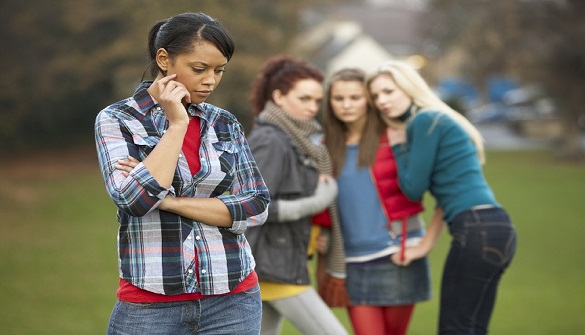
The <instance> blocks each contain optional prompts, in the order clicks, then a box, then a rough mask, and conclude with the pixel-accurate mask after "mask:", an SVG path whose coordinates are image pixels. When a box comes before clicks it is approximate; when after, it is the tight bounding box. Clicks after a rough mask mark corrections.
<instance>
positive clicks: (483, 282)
mask: <svg viewBox="0 0 585 335" xmlns="http://www.w3.org/2000/svg"><path fill="white" fill-rule="evenodd" d="M449 232H450V233H451V235H452V237H453V240H452V242H451V249H450V250H449V254H448V256H447V260H446V262H445V267H444V269H443V279H442V284H441V285H442V286H441V302H440V315H439V334H466V335H467V334H468V335H471V334H487V332H488V325H489V321H490V318H491V315H492V311H493V308H494V304H495V301H496V294H497V289H498V284H499V282H500V278H501V276H502V274H503V272H504V270H505V269H506V268H507V267H508V265H509V264H510V261H511V260H512V257H513V256H514V253H515V251H516V232H515V229H514V226H513V225H512V223H511V221H510V218H509V217H508V215H507V214H506V212H505V211H504V210H503V209H501V208H487V209H479V210H469V211H466V212H463V213H462V214H459V215H458V216H457V217H455V219H453V221H452V222H450V223H449Z"/></svg>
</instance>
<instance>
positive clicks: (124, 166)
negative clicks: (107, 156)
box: [114, 156, 140, 177]
mask: <svg viewBox="0 0 585 335" xmlns="http://www.w3.org/2000/svg"><path fill="white" fill-rule="evenodd" d="M138 163H140V162H139V161H138V160H137V159H136V158H134V157H131V156H128V158H127V159H120V160H118V164H116V165H114V167H115V168H116V169H118V170H122V174H123V175H124V176H125V177H128V175H129V174H130V172H131V171H132V170H133V169H134V168H135V167H136V165H138Z"/></svg>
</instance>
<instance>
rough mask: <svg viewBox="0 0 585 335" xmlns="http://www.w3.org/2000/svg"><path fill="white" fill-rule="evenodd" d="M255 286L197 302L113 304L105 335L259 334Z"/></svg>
mask: <svg viewBox="0 0 585 335" xmlns="http://www.w3.org/2000/svg"><path fill="white" fill-rule="evenodd" d="M261 319H262V302H261V300H260V288H259V286H258V285H256V286H255V287H253V288H252V289H250V290H248V291H246V292H242V293H236V294H229V295H222V296H214V297H208V298H203V299H200V300H189V301H178V302H165V303H146V304H142V303H141V304H137V303H129V302H124V301H120V300H118V301H116V304H115V305H114V309H113V311H112V315H111V317H110V323H109V326H108V332H107V334H108V335H146V334H147V335H163V334H164V335H171V334H172V335H183V334H185V335H187V334H230V335H233V334H238V335H239V334H246V335H257V334H260V323H261Z"/></svg>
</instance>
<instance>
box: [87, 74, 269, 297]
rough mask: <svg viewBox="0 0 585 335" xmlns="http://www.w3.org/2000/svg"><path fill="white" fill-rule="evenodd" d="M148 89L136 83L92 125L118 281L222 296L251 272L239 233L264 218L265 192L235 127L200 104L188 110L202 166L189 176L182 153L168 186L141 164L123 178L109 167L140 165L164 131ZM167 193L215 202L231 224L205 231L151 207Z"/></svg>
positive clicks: (162, 116)
mask: <svg viewBox="0 0 585 335" xmlns="http://www.w3.org/2000/svg"><path fill="white" fill-rule="evenodd" d="M150 84H151V82H143V83H141V85H140V86H139V87H138V89H137V90H136V92H135V93H134V95H133V96H132V97H130V98H128V99H125V100H122V101H120V102H117V103H114V104H112V105H110V106H108V107H106V108H105V109H103V110H102V111H101V112H100V113H99V114H98V115H97V117H96V123H95V140H96V147H97V153H98V161H99V166H100V170H101V173H102V177H103V179H104V183H105V186H106V189H107V192H108V194H109V196H110V197H111V199H112V200H113V202H114V203H115V205H116V206H117V207H118V211H117V217H118V222H119V225H120V226H119V231H118V263H119V272H120V276H121V278H124V279H125V280H127V281H128V282H130V283H132V284H133V285H135V286H137V287H139V288H142V289H145V290H148V291H151V292H154V293H159V294H166V295H174V294H180V293H194V292H200V293H201V294H204V295H211V294H223V293H227V292H229V291H231V290H232V289H234V288H235V287H236V286H237V285H238V284H239V283H240V282H241V281H242V280H243V279H244V278H245V277H246V276H247V275H249V274H250V273H251V272H252V271H253V269H254V266H255V262H254V258H253V256H252V253H251V250H250V246H249V245H248V242H247V241H246V238H245V236H244V234H243V233H244V231H245V230H246V228H247V227H252V226H257V225H261V224H263V223H264V221H265V220H266V217H267V213H268V203H269V201H270V196H269V193H268V189H267V188H266V185H265V184H264V181H263V179H262V177H261V175H260V172H259V171H258V168H257V166H256V162H255V161H254V159H253V157H252V154H251V152H250V149H249V147H248V143H247V140H246V138H245V136H244V132H243V129H242V127H241V124H240V123H239V122H238V121H237V119H236V118H235V117H234V116H233V115H232V114H230V113H229V112H227V111H225V110H222V109H220V108H218V107H216V106H213V105H210V104H206V103H202V104H199V105H190V106H189V108H188V110H189V113H190V114H193V115H197V116H198V117H200V118H201V146H200V149H199V153H198V156H199V158H200V160H201V169H200V171H198V172H197V173H196V174H195V175H192V174H191V173H190V171H189V166H188V164H187V160H186V159H185V157H184V156H183V155H182V154H181V156H180V157H179V161H178V165H177V168H176V171H175V176H174V179H173V182H172V186H171V187H170V188H168V189H165V188H163V187H162V186H160V185H159V184H158V182H157V181H156V180H154V178H153V177H152V175H151V174H150V172H149V171H148V170H147V169H146V167H145V166H144V165H143V164H142V163H139V164H138V165H137V166H136V167H135V168H134V169H133V170H132V172H131V173H130V174H129V176H127V177H126V176H124V175H123V174H122V171H120V170H117V169H115V167H114V166H115V165H116V164H117V161H118V160H119V159H124V158H126V157H127V156H132V157H134V158H137V159H138V160H139V161H141V162H142V160H143V159H144V158H145V157H147V156H148V154H149V153H150V152H151V151H152V149H153V148H154V146H156V144H157V143H158V141H159V140H160V138H161V136H162V134H163V133H164V132H165V130H166V129H167V128H168V122H167V120H166V117H165V114H164V111H163V110H162V108H161V107H160V106H159V105H158V104H157V103H156V101H154V100H153V98H152V97H151V96H150V94H149V93H148V92H147V88H148V87H149V86H150ZM169 193H170V194H172V195H174V196H178V197H197V198H202V197H215V198H218V199H220V200H222V201H223V202H224V203H225V205H226V206H227V208H228V210H229V212H230V214H231V216H232V220H233V224H232V226H231V227H230V228H220V227H216V226H210V225H206V224H203V223H201V222H197V221H194V220H190V219H187V218H185V217H181V216H179V215H176V214H173V213H170V212H167V211H159V210H158V209H157V206H158V204H159V203H160V202H161V201H162V199H164V197H166V196H167V195H168V194H169Z"/></svg>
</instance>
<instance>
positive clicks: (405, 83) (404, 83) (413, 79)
mask: <svg viewBox="0 0 585 335" xmlns="http://www.w3.org/2000/svg"><path fill="white" fill-rule="evenodd" d="M382 75H387V76H390V77H391V78H392V80H394V82H395V83H396V85H397V86H398V87H400V89H402V90H403V91H404V93H406V94H407V95H408V96H410V97H411V99H412V101H413V103H414V104H415V105H417V106H419V107H421V108H422V109H435V110H439V111H440V112H442V113H444V114H446V115H447V116H449V117H451V118H452V119H453V120H455V121H456V122H457V123H458V124H459V125H460V126H461V127H463V129H465V131H466V132H467V133H468V134H469V137H471V140H472V141H473V143H474V145H475V147H476V150H477V156H478V157H479V160H480V162H481V163H482V164H483V163H485V149H484V145H483V137H482V136H481V134H480V132H479V131H478V130H477V128H475V127H474V126H473V124H471V122H469V120H467V118H465V117H464V116H463V115H461V114H460V113H458V112H457V111H455V110H454V109H453V108H451V107H449V105H447V104H446V103H445V102H443V101H442V100H441V99H440V98H439V97H438V96H437V95H436V94H435V92H433V90H432V89H431V88H430V87H429V85H428V84H427V83H426V81H425V80H424V79H423V78H422V77H421V75H420V74H419V73H418V72H417V71H416V70H415V69H414V68H413V67H412V66H410V65H409V64H408V63H405V62H400V61H394V60H392V61H386V62H384V63H382V64H380V66H379V67H378V69H377V70H376V72H375V73H374V74H373V75H372V76H370V78H369V79H368V88H369V87H370V84H371V83H372V81H373V80H374V79H376V78H378V77H379V76H382Z"/></svg>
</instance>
